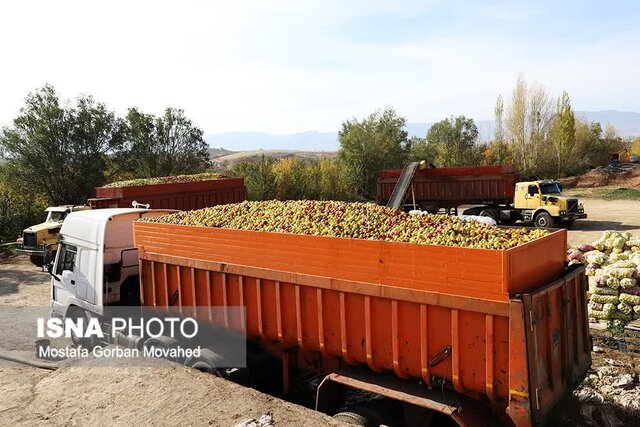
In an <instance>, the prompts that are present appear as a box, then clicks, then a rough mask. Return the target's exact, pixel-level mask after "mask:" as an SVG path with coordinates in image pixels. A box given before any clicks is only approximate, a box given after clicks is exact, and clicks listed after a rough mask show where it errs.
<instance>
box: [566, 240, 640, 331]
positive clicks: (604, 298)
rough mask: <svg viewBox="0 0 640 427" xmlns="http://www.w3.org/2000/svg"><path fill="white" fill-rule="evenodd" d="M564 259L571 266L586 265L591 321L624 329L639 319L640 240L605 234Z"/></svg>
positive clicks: (579, 247)
mask: <svg viewBox="0 0 640 427" xmlns="http://www.w3.org/2000/svg"><path fill="white" fill-rule="evenodd" d="M567 257H568V259H569V264H570V265H571V264H576V263H582V264H585V265H586V273H587V276H589V319H590V321H591V322H599V323H606V324H608V325H609V326H624V325H626V324H627V323H628V322H629V321H631V320H633V319H638V318H640V286H638V279H639V278H640V273H639V272H638V266H639V265H640V238H639V237H634V236H633V235H632V234H631V233H629V232H624V233H620V232H617V231H605V232H604V233H603V235H602V237H601V238H600V239H598V240H596V241H595V242H593V243H592V244H583V245H580V246H578V247H577V248H571V249H569V250H568V251H567Z"/></svg>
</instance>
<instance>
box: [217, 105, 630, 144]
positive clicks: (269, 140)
mask: <svg viewBox="0 0 640 427" xmlns="http://www.w3.org/2000/svg"><path fill="white" fill-rule="evenodd" d="M576 114H577V115H578V116H579V117H580V118H582V119H583V120H587V121H590V122H600V123H601V124H602V126H603V127H604V126H605V125H606V124H607V123H610V124H612V125H613V126H615V128H616V129H617V131H618V133H619V134H620V135H622V136H636V135H640V113H636V112H628V111H616V110H602V111H578V112H576ZM432 124H433V123H415V122H412V123H407V126H406V129H407V132H408V133H409V136H410V137H411V136H420V137H423V136H425V135H426V134H427V131H428V130H429V128H430V127H431V125H432ZM476 126H478V133H479V134H480V140H481V141H487V140H489V139H491V138H492V137H493V132H494V129H495V123H494V121H493V120H476ZM205 140H206V141H207V142H208V143H209V145H210V146H212V147H224V149H225V150H233V151H246V150H259V149H263V150H280V151H283V152H285V151H291V150H293V151H321V152H323V151H336V150H337V149H338V146H339V145H338V132H316V131H308V132H297V133H292V134H286V135H274V134H269V133H265V132H244V131H243V132H225V133H216V134H208V135H205Z"/></svg>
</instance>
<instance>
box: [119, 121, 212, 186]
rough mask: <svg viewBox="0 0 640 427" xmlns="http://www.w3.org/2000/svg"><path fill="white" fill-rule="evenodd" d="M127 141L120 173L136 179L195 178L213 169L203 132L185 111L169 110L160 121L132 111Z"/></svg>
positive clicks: (121, 160) (120, 158)
mask: <svg viewBox="0 0 640 427" xmlns="http://www.w3.org/2000/svg"><path fill="white" fill-rule="evenodd" d="M126 125H127V140H126V143H125V144H124V147H123V149H122V150H121V153H120V155H119V156H118V164H119V165H120V169H119V172H120V173H124V174H128V175H132V176H135V177H146V178H150V177H155V176H168V175H181V174H192V173H198V172H202V171H204V170H206V169H207V168H208V167H209V166H210V161H209V151H208V148H209V147H208V145H207V143H206V142H205V141H204V139H203V131H202V130H201V129H199V128H198V127H196V126H194V125H193V123H192V122H191V120H189V119H188V118H187V117H185V115H184V111H183V110H180V109H175V108H167V109H166V110H165V112H164V114H163V115H162V116H160V117H155V116H154V115H152V114H145V113H142V112H140V111H139V110H138V109H137V108H130V109H129V111H128V113H127V116H126Z"/></svg>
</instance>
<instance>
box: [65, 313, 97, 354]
mask: <svg viewBox="0 0 640 427" xmlns="http://www.w3.org/2000/svg"><path fill="white" fill-rule="evenodd" d="M65 318H67V319H74V320H75V321H76V322H78V319H83V320H84V321H85V322H88V321H89V319H90V318H91V316H90V315H89V313H87V312H86V311H85V310H83V309H82V308H80V307H77V306H73V307H71V309H70V310H69V312H68V313H67V314H66V315H65ZM71 343H72V344H73V346H74V347H82V348H86V349H87V350H89V351H93V349H94V348H96V347H98V345H99V342H98V338H97V337H95V336H92V337H91V338H85V337H79V336H77V335H76V334H75V333H74V332H73V331H71Z"/></svg>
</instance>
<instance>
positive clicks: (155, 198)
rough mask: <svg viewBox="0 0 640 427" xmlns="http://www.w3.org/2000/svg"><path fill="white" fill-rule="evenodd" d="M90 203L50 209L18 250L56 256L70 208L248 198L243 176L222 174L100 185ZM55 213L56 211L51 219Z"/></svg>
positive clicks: (189, 205) (45, 258) (191, 204)
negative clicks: (132, 183)
mask: <svg viewBox="0 0 640 427" xmlns="http://www.w3.org/2000/svg"><path fill="white" fill-rule="evenodd" d="M95 193H96V197H95V198H92V199H89V200H88V201H87V204H88V205H89V206H71V205H70V206H60V207H51V208H48V209H47V212H48V213H49V215H48V217H47V220H46V221H45V222H44V223H42V224H38V225H35V226H32V227H29V228H27V229H25V230H24V231H23V232H22V236H20V237H19V238H18V240H17V244H18V252H19V253H25V254H29V255H30V256H31V262H32V263H33V264H35V265H37V266H39V267H40V266H43V265H46V264H49V263H50V262H51V261H52V260H53V259H54V258H55V256H56V251H57V250H58V239H59V232H60V226H61V224H62V222H63V221H64V218H65V217H66V215H67V214H68V213H69V212H72V211H78V210H85V209H105V208H130V207H132V205H133V203H134V202H136V203H137V204H140V205H148V206H147V207H151V208H154V209H175V210H193V209H201V208H205V207H208V206H215V205H222V204H226V203H237V202H242V201H243V200H246V198H247V189H246V187H245V186H244V179H243V178H219V179H209V180H205V181H187V182H178V183H168V184H147V185H136V186H120V187H98V188H96V189H95ZM52 213H55V214H57V216H56V217H55V219H53V220H52Z"/></svg>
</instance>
